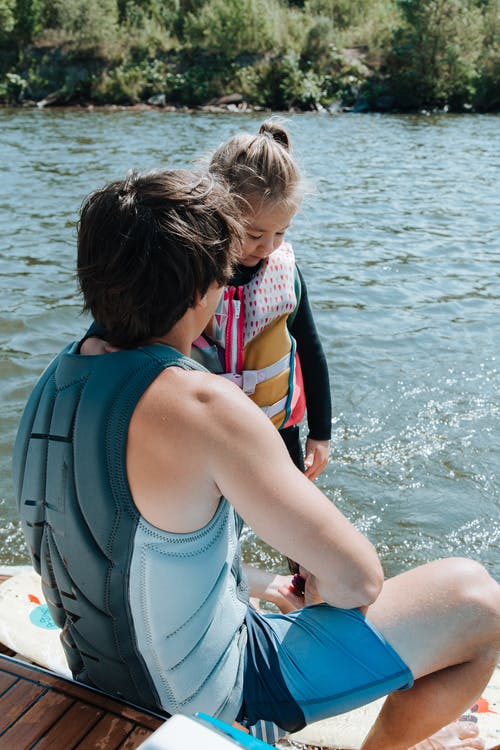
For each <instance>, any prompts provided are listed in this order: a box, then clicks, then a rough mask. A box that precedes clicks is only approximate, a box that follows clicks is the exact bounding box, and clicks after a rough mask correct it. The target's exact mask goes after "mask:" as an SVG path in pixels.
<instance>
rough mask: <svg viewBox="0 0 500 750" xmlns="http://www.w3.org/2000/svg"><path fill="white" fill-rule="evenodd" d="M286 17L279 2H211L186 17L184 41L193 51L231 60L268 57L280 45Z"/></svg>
mask: <svg viewBox="0 0 500 750" xmlns="http://www.w3.org/2000/svg"><path fill="white" fill-rule="evenodd" d="M283 15H284V8H283V6H281V5H280V3H278V2H277V0H208V2H206V3H205V4H204V5H203V6H202V7H201V8H200V9H199V10H198V11H197V12H190V13H188V14H187V16H186V17H185V19H184V24H183V39H184V42H185V43H186V44H187V45H188V46H189V47H191V48H198V49H203V50H204V51H205V52H207V53H208V54H213V55H217V56H220V57H224V58H227V59H229V60H233V59H235V58H236V57H238V55H241V54H244V53H251V54H252V53H253V54H258V53H260V54H264V53H266V52H270V51H272V50H273V49H275V48H276V46H279V45H280V42H281V33H280V27H281V23H282V21H283Z"/></svg>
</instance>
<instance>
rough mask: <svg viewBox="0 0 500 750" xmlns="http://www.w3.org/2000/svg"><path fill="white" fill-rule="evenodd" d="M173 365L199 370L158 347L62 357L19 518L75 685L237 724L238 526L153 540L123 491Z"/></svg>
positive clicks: (224, 508) (28, 429)
mask: <svg viewBox="0 0 500 750" xmlns="http://www.w3.org/2000/svg"><path fill="white" fill-rule="evenodd" d="M171 365H175V366H177V367H181V368H183V369H187V370H194V369H198V370H203V369H204V368H203V367H201V366H200V365H198V364H197V363H196V362H194V361H193V360H191V359H189V358H187V357H184V356H182V355H180V354H179V353H178V352H176V351H175V350H174V349H171V348H170V347H167V346H162V345H153V346H148V347H143V348H140V349H135V350H130V351H121V352H117V353H113V354H107V355H102V356H82V355H80V354H78V344H77V343H74V344H72V345H70V346H68V347H66V349H65V350H64V351H63V352H61V354H60V355H59V356H58V357H57V358H56V359H55V360H54V361H53V362H52V364H51V365H50V366H49V367H48V368H47V370H46V371H45V372H44V373H43V375H42V376H41V378H40V380H39V381H38V383H37V385H36V386H35V388H34V390H33V392H32V394H31V396H30V398H29V401H28V403H27V405H26V408H25V411H24V414H23V416H22V420H21V423H20V426H19V430H18V434H17V439H16V444H15V448H14V459H13V470H14V483H15V487H16V492H17V502H18V509H19V513H20V516H21V521H22V528H23V532H24V535H25V539H26V542H27V544H28V548H29V551H30V555H31V559H32V562H33V565H34V567H35V569H36V570H37V571H38V572H39V573H40V574H41V576H42V586H43V591H44V595H45V597H46V599H47V603H48V605H49V608H50V611H51V614H52V617H53V619H54V621H55V622H56V623H57V625H59V626H60V627H61V628H62V635H61V638H62V642H63V646H64V649H65V653H66V657H67V660H68V664H69V666H70V668H71V671H72V673H73V676H74V678H75V679H77V680H80V681H82V682H84V683H87V684H89V685H92V686H95V687H97V688H99V689H101V690H104V691H106V692H108V693H112V694H114V695H117V696H119V697H123V698H125V699H126V700H129V701H131V702H133V703H136V704H138V705H141V706H146V707H148V708H151V709H153V710H161V711H165V712H167V713H176V712H182V713H194V712H196V711H199V710H202V711H204V712H206V713H209V714H212V715H214V716H219V717H220V718H221V719H223V720H225V721H233V720H234V718H235V717H236V715H237V713H238V710H239V708H240V705H241V694H242V682H243V666H244V652H245V645H246V637H247V636H246V627H245V625H244V617H245V613H246V609H247V602H248V590H247V585H246V581H245V579H244V577H243V576H242V573H241V562H240V557H239V555H240V553H239V544H238V537H239V534H240V532H241V526H242V521H241V519H240V518H239V516H238V515H237V513H236V512H235V511H234V509H233V508H232V507H231V505H230V504H229V503H228V502H227V501H226V500H225V499H224V498H221V500H220V503H219V506H218V509H217V511H216V513H215V514H214V516H213V518H212V519H211V520H210V522H209V523H208V524H207V525H206V526H205V527H203V528H202V529H199V530H198V531H196V532H193V533H190V534H173V533H169V532H165V531H162V530H160V529H157V528H155V527H152V526H151V525H150V524H149V523H148V522H147V521H146V520H145V519H144V518H143V517H142V516H141V515H140V513H139V511H138V510H137V508H136V506H135V504H134V502H133V500H132V496H131V494H130V489H129V485H128V481H127V473H126V441H127V433H128V427H129V422H130V418H131V416H132V413H133V411H134V409H135V406H136V404H137V403H138V401H139V399H140V397H141V396H142V394H143V393H144V391H145V390H146V389H147V387H148V386H149V385H150V384H151V383H152V381H153V380H154V379H155V378H156V377H157V376H158V375H159V374H160V372H161V371H162V370H163V369H164V368H165V367H169V366H171Z"/></svg>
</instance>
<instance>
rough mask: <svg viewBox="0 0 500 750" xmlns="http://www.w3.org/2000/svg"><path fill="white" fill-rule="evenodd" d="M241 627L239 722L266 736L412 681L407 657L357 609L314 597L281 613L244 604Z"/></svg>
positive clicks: (272, 738) (270, 737)
mask: <svg viewBox="0 0 500 750" xmlns="http://www.w3.org/2000/svg"><path fill="white" fill-rule="evenodd" d="M246 626H247V632H248V643H247V648H246V660H245V678H244V685H243V705H242V709H241V711H240V714H239V716H238V721H240V722H241V723H242V724H244V725H245V726H247V727H248V728H249V730H250V731H251V733H252V734H254V735H256V736H259V737H262V738H264V739H267V741H268V742H269V741H276V740H277V739H278V737H279V736H280V735H283V734H286V733H287V732H297V731H298V730H299V729H302V727H304V726H305V725H306V724H309V723H311V722H313V721H319V720H320V719H325V718H327V717H329V716H335V715H336V714H340V713H344V712H345V711H350V710H352V709H354V708H357V707H358V706H362V705H364V704H366V703H370V702H371V701H373V700H375V699H377V698H380V697H382V696H384V695H387V694H388V693H392V692H393V691H395V690H404V689H407V688H410V687H411V686H412V685H413V675H412V674H411V672H410V670H409V669H408V667H407V666H406V664H405V663H404V662H403V661H402V659H401V658H400V657H399V656H398V655H397V653H396V652H395V651H394V649H393V648H392V647H391V646H390V645H389V644H388V643H387V641H386V640H385V639H384V638H383V637H382V635H381V634H380V633H379V632H378V631H377V630H376V629H375V628H374V626H373V625H371V624H370V622H368V621H367V620H366V618H365V617H364V616H363V615H362V614H361V613H360V612H359V611H358V610H356V609H337V608H336V607H331V606H329V605H328V604H316V605H314V606H310V607H304V608H303V609H299V610H297V611H295V612H291V613H290V614H288V615H282V614H270V613H266V614H263V613H260V612H257V611H256V610H254V609H253V608H252V607H249V608H248V612H247V616H246ZM274 725H276V727H279V728H281V730H282V731H278V732H276V731H275V729H274V728H273V726H274ZM283 730H284V731H283ZM273 732H274V734H273Z"/></svg>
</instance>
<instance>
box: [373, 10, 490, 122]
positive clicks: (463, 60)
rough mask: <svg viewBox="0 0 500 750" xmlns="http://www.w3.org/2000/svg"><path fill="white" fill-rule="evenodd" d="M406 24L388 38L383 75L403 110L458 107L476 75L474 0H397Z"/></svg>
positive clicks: (478, 34) (478, 22) (478, 31)
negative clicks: (389, 82) (388, 80)
mask: <svg viewBox="0 0 500 750" xmlns="http://www.w3.org/2000/svg"><path fill="white" fill-rule="evenodd" d="M401 7H402V10H403V12H404V16H405V19H406V22H405V24H404V25H403V26H402V27H400V28H399V29H397V30H396V31H395V33H394V35H393V43H392V50H391V52H390V54H389V56H388V61H387V66H386V72H387V73H388V75H389V77H390V78H391V79H392V82H393V91H394V94H395V96H396V99H397V100H398V101H400V102H401V104H402V106H403V108H407V109H415V108H420V107H436V106H438V107H442V106H444V105H447V104H451V105H452V106H453V107H455V108H458V107H460V106H463V104H465V103H467V102H468V101H470V99H471V97H472V96H473V91H474V85H475V80H476V78H477V75H478V71H477V63H478V58H479V54H480V51H481V42H482V25H483V22H482V15H481V10H480V8H479V7H478V5H477V3H476V2H474V0H401Z"/></svg>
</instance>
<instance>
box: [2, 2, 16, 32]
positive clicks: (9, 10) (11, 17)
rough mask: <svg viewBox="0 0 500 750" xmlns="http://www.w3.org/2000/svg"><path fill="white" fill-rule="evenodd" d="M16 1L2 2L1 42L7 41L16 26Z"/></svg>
mask: <svg viewBox="0 0 500 750" xmlns="http://www.w3.org/2000/svg"><path fill="white" fill-rule="evenodd" d="M15 11H16V0H0V42H4V41H5V40H7V39H8V38H9V37H10V35H11V34H12V32H13V31H14V28H15V26H16V16H15Z"/></svg>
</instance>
